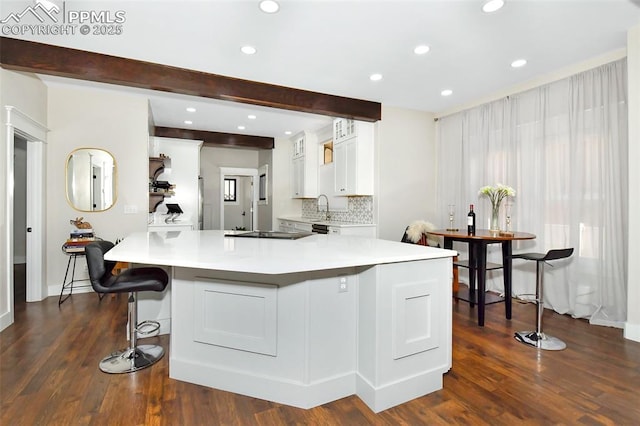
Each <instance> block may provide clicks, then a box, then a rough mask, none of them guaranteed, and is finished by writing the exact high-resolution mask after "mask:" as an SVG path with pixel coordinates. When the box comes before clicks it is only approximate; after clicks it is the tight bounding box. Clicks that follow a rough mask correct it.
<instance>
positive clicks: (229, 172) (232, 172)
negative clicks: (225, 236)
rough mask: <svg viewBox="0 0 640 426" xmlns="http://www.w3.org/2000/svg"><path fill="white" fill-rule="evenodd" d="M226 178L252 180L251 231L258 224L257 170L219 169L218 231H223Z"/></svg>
mask: <svg viewBox="0 0 640 426" xmlns="http://www.w3.org/2000/svg"><path fill="white" fill-rule="evenodd" d="M227 176H249V177H252V178H253V186H252V188H253V197H251V198H252V202H251V210H252V216H251V227H252V228H253V229H250V231H253V230H254V229H255V228H256V225H257V224H258V190H259V188H258V186H259V185H258V184H257V183H258V169H246V168H237V167H220V229H221V230H223V231H224V178H225V177H227Z"/></svg>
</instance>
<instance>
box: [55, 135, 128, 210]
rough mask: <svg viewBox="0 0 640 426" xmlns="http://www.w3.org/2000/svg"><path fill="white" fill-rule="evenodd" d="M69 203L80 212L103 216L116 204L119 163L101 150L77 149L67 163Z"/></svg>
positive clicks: (66, 180)
mask: <svg viewBox="0 0 640 426" xmlns="http://www.w3.org/2000/svg"><path fill="white" fill-rule="evenodd" d="M65 176H66V179H65V186H66V193H67V201H68V202H69V204H70V205H71V207H73V208H74V209H76V210H79V211H81V212H101V211H105V210H108V209H110V208H111V207H113V205H114V204H115V202H116V198H117V187H116V160H115V158H114V157H113V155H111V153H110V152H108V151H105V150H103V149H99V148H78V149H76V150H74V151H72V152H71V153H70V154H69V156H68V157H67V161H66V163H65Z"/></svg>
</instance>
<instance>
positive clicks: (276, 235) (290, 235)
mask: <svg viewBox="0 0 640 426" xmlns="http://www.w3.org/2000/svg"><path fill="white" fill-rule="evenodd" d="M309 235H312V233H311V232H283V231H249V232H240V233H235V232H234V233H228V234H225V237H239V238H271V239H276V240H297V239H298V238H302V237H307V236H309Z"/></svg>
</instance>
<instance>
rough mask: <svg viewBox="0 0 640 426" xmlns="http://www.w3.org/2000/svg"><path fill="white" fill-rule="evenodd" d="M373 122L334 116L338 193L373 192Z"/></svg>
mask: <svg viewBox="0 0 640 426" xmlns="http://www.w3.org/2000/svg"><path fill="white" fill-rule="evenodd" d="M373 139H374V135H373V124H372V123H363V122H360V121H355V120H347V119H343V118H338V119H336V120H334V135H333V161H334V174H335V188H334V189H335V195H373V149H374V146H373Z"/></svg>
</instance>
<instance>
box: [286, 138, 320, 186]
mask: <svg viewBox="0 0 640 426" xmlns="http://www.w3.org/2000/svg"><path fill="white" fill-rule="evenodd" d="M291 141H292V143H291V145H292V156H291V198H315V197H317V196H318V146H317V144H318V142H317V138H316V136H315V135H314V134H313V133H309V132H302V133H300V134H298V135H296V136H295V137H294V138H293V139H292V140H291Z"/></svg>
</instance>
